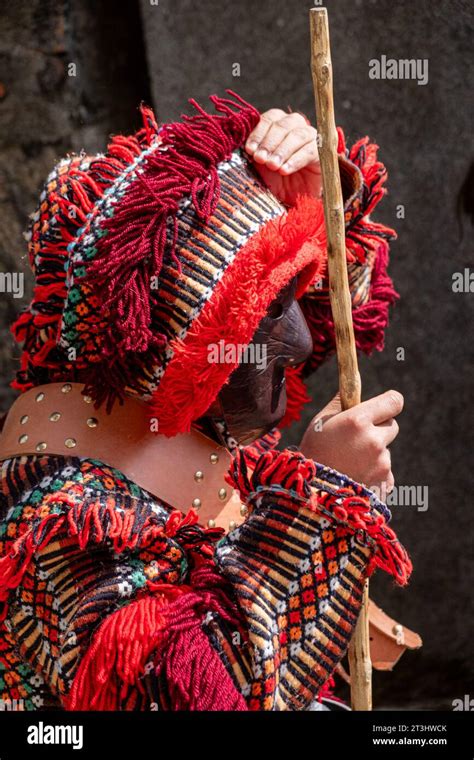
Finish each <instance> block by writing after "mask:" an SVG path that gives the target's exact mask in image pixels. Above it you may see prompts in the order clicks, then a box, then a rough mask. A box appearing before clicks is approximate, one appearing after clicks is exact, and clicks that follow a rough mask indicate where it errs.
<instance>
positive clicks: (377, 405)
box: [355, 390, 404, 425]
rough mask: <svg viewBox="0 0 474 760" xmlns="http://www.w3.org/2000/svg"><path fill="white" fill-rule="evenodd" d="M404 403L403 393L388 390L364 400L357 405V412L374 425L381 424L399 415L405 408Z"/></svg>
mask: <svg viewBox="0 0 474 760" xmlns="http://www.w3.org/2000/svg"><path fill="white" fill-rule="evenodd" d="M403 403H404V400H403V396H402V394H401V393H399V392H398V391H394V390H391V391H386V392H385V393H382V394H381V395H380V396H375V397H374V398H371V399H369V400H368V401H363V402H362V404H359V406H357V407H355V414H356V415H357V416H358V417H360V418H365V419H368V420H370V421H371V422H372V424H373V425H380V424H381V423H383V422H387V421H388V420H391V419H392V418H393V417H397V416H398V415H399V414H400V412H401V411H402V409H403Z"/></svg>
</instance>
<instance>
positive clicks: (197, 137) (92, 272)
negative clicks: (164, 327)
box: [87, 91, 259, 356]
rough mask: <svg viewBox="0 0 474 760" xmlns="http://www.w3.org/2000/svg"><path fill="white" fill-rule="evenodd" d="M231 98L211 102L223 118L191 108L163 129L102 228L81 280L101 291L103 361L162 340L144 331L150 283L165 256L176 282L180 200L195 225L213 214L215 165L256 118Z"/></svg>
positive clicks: (252, 110)
mask: <svg viewBox="0 0 474 760" xmlns="http://www.w3.org/2000/svg"><path fill="white" fill-rule="evenodd" d="M228 92H229V93H230V94H233V93H231V91H228ZM234 97H235V98H236V99H237V102H236V103H234V102H233V101H231V100H229V99H225V98H224V99H223V98H218V97H217V96H212V97H211V101H212V103H213V104H214V106H215V108H216V110H217V111H218V112H219V114H222V115H210V114H207V113H206V112H205V111H204V110H203V109H202V108H201V106H199V105H198V103H196V102H195V101H193V100H191V101H190V103H191V104H192V105H193V106H194V108H195V109H196V110H197V112H198V113H197V115H194V116H183V122H182V123H176V124H165V125H164V126H163V127H162V129H161V131H160V135H159V144H158V143H157V146H156V149H155V150H154V151H153V152H152V153H150V154H149V155H148V156H146V158H145V159H144V161H143V163H142V165H141V167H140V168H139V169H138V171H137V173H136V174H135V176H134V178H133V180H132V182H131V184H130V186H129V187H128V188H127V189H126V192H125V195H124V197H123V198H121V200H120V202H119V203H118V204H117V205H116V208H115V213H114V215H113V216H112V217H111V218H110V219H107V220H106V222H105V224H104V225H103V229H104V231H106V233H107V234H106V235H105V236H104V237H102V238H101V239H100V240H99V242H98V246H97V247H98V249H99V255H98V256H97V257H96V258H95V259H94V260H93V261H92V262H91V263H90V264H89V266H88V268H87V279H88V281H89V282H94V283H95V286H96V287H97V288H99V289H103V291H104V298H103V302H102V309H101V313H102V316H103V317H104V319H106V320H107V323H108V328H107V336H108V340H107V342H106V346H105V351H106V353H108V354H110V355H114V354H116V353H117V352H118V354H119V355H120V356H124V355H125V353H126V352H141V351H146V350H147V349H148V347H149V346H150V345H153V343H154V341H156V340H157V338H158V339H160V340H164V336H156V335H154V334H153V333H152V331H151V329H150V323H151V301H150V279H151V277H152V276H153V277H159V274H160V271H161V268H162V266H163V263H164V257H165V252H167V253H168V254H169V256H170V257H171V260H172V261H173V262H174V264H175V265H176V274H177V276H178V275H179V273H180V271H181V265H180V262H179V259H178V258H177V256H176V250H175V249H176V238H177V220H176V213H177V211H178V209H179V203H180V201H181V199H182V198H184V197H185V196H190V197H191V199H192V202H193V205H194V208H195V210H196V213H197V215H198V216H199V217H200V218H201V219H207V218H208V217H209V215H210V214H212V213H213V211H214V209H215V207H216V205H217V202H218V199H219V190H220V183H219V177H218V173H217V167H218V164H219V162H221V161H223V160H225V159H227V158H229V157H230V155H231V154H232V152H233V150H235V149H236V148H237V147H239V146H240V145H241V144H242V142H243V141H244V140H245V137H246V135H248V134H249V133H250V131H251V129H252V128H253V126H255V124H256V123H257V121H258V118H259V113H258V111H257V110H256V109H255V108H253V106H251V105H249V104H248V103H245V101H243V100H242V99H241V98H239V97H238V96H236V95H235V94H234ZM231 105H233V106H234V110H232V108H231ZM168 228H171V234H170V236H168ZM168 246H169V247H168Z"/></svg>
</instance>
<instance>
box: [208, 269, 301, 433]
mask: <svg viewBox="0 0 474 760" xmlns="http://www.w3.org/2000/svg"><path fill="white" fill-rule="evenodd" d="M295 294H296V278H294V279H293V280H292V281H291V282H290V283H289V284H288V285H287V286H286V287H285V288H284V289H283V290H282V291H281V293H280V294H279V295H278V296H277V298H275V300H274V301H273V302H272V304H271V305H270V308H269V309H268V312H267V314H266V316H265V317H264V318H263V319H262V321H261V322H260V324H259V326H258V328H257V331H256V332H255V335H254V337H253V340H252V342H251V343H250V345H249V346H248V347H247V349H246V350H245V351H244V353H243V354H242V356H241V359H240V364H239V366H238V367H237V368H236V369H235V370H234V372H233V373H232V375H231V376H230V378H229V381H228V382H227V384H226V385H225V386H224V387H223V388H222V390H221V391H220V393H219V395H218V397H217V399H216V401H215V402H214V404H212V406H211V407H210V409H209V410H208V413H207V415H206V418H207V420H208V421H209V422H212V421H216V420H219V419H223V420H224V422H225V423H226V426H227V430H228V433H230V435H231V436H232V437H233V438H234V439H235V440H236V441H237V443H242V444H248V443H251V442H252V441H254V440H256V439H257V438H258V437H259V436H261V435H263V434H264V433H266V432H268V431H269V430H271V429H272V428H273V427H275V425H276V424H277V423H278V422H279V421H280V420H281V419H282V417H283V415H284V414H285V409H286V388H285V368H286V367H288V366H289V365H290V364H295V365H296V364H300V363H301V362H303V361H305V360H306V359H307V358H308V356H309V355H310V354H311V351H312V348H313V343H312V339H311V334H310V332H309V329H308V326H307V324H306V320H305V318H304V316H303V313H302V311H301V309H300V307H299V305H298V302H297V300H296V297H295Z"/></svg>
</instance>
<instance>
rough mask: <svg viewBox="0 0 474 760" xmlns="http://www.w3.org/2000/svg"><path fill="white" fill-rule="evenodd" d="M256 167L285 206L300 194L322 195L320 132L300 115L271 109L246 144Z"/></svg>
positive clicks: (262, 116) (261, 119) (263, 116)
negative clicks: (318, 137)
mask: <svg viewBox="0 0 474 760" xmlns="http://www.w3.org/2000/svg"><path fill="white" fill-rule="evenodd" d="M245 150H246V151H247V153H248V154H249V155H250V156H251V157H252V159H253V161H254V164H255V168H256V169H257V171H258V172H259V174H260V176H261V177H262V179H263V181H264V182H265V184H266V185H267V186H268V187H269V188H270V190H271V191H272V193H273V194H274V195H276V196H277V198H279V199H280V200H281V201H282V203H285V204H286V205H287V206H291V205H292V204H293V203H294V202H295V200H296V196H297V195H298V194H299V193H306V194H309V195H313V196H315V197H316V198H319V197H320V196H321V188H322V184H321V168H320V165H319V157H318V146H317V132H316V130H315V128H314V127H312V126H311V125H310V124H308V123H307V121H306V119H305V117H304V116H303V115H302V114H300V113H286V112H285V111H282V110H281V109H280V108H271V109H270V110H269V111H265V113H263V114H262V115H261V117H260V121H259V122H258V124H257V126H256V127H255V128H254V129H253V130H252V132H251V133H250V135H249V136H248V138H247V142H246V143H245Z"/></svg>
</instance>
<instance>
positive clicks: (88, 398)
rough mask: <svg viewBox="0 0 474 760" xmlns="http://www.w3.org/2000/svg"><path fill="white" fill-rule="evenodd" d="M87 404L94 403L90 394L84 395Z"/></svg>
mask: <svg viewBox="0 0 474 760" xmlns="http://www.w3.org/2000/svg"><path fill="white" fill-rule="evenodd" d="M82 398H83V399H84V401H85V402H86V404H92V398H91V397H90V396H83V397H82Z"/></svg>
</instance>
